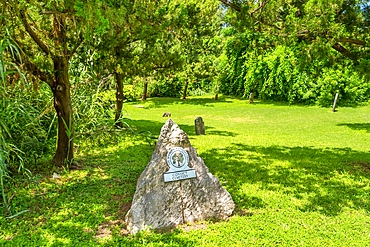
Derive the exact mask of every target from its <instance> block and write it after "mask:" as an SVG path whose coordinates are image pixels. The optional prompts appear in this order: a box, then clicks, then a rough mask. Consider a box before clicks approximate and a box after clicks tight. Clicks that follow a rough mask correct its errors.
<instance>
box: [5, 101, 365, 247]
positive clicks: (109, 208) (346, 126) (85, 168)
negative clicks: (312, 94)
mask: <svg viewBox="0 0 370 247" xmlns="http://www.w3.org/2000/svg"><path fill="white" fill-rule="evenodd" d="M164 112H170V113H171V115H172V116H171V118H172V119H173V120H174V121H175V122H176V123H177V124H178V125H179V126H180V128H182V129H183V130H184V131H185V132H187V133H188V136H189V138H190V142H191V144H192V145H193V146H194V147H195V148H196V149H197V151H198V154H199V156H200V157H202V158H203V159H204V161H205V163H206V165H207V166H208V167H209V170H210V172H211V173H213V174H214V175H216V176H217V177H218V178H219V179H220V181H221V183H222V184H223V186H224V187H225V188H226V189H227V190H228V191H229V192H230V194H231V195H232V197H233V199H234V202H235V204H236V210H235V213H234V215H233V216H232V217H231V218H230V219H229V220H227V221H224V222H215V221H209V222H199V223H197V224H189V225H185V226H181V227H179V228H178V229H176V230H174V231H171V232H164V233H155V232H145V233H140V234H137V235H135V236H132V235H129V234H128V233H127V231H126V230H125V223H124V216H125V214H126V212H127V211H128V209H129V207H130V202H131V200H132V197H133V194H134V192H135V186H136V181H137V179H138V177H139V176H140V173H141V172H142V171H143V170H144V168H145V166H146V165H147V163H148V162H149V161H150V158H151V155H152V152H153V150H154V142H155V138H156V137H158V134H159V131H160V128H161V127H162V125H163V124H164V122H165V121H166V120H167V118H166V117H162V115H163V113H164ZM125 114H126V116H127V119H125V121H126V123H127V124H128V125H129V126H130V128H132V129H133V131H135V133H137V134H136V135H134V134H128V133H129V132H130V131H126V132H124V133H122V132H117V131H110V132H109V131H107V132H106V133H97V134H96V135H94V136H92V137H90V138H87V139H81V138H79V137H76V147H77V152H76V160H77V162H78V163H79V167H78V169H77V170H73V171H71V172H66V171H57V172H58V174H59V175H60V178H57V179H53V178H52V175H53V172H54V171H50V172H46V173H45V174H39V175H37V176H36V178H35V181H34V183H32V184H31V185H27V184H26V183H24V184H22V183H18V185H17V187H16V188H14V189H13V191H10V192H9V193H10V194H12V195H13V197H12V205H13V210H14V211H15V212H17V211H21V210H25V209H28V210H30V211H29V212H27V213H25V214H22V215H21V216H19V217H15V218H13V219H6V218H4V217H3V216H0V246H370V215H369V213H370V205H369V203H370V153H369V151H370V107H369V106H359V107H354V108H352V107H341V106H339V108H337V111H336V112H335V113H333V112H332V111H331V109H330V108H321V107H317V106H301V105H287V104H276V103H264V102H256V103H254V104H249V101H247V100H240V99H235V98H228V97H221V98H220V99H219V100H218V101H215V100H213V99H212V97H211V96H203V97H193V98H189V99H187V100H179V99H149V100H148V101H146V102H134V103H127V104H125ZM198 116H201V117H202V118H203V120H204V123H205V129H206V135H202V136H197V135H195V128H194V120H195V118H196V117H198ZM128 129H129V128H128ZM116 132H117V133H116ZM149 133H151V134H152V136H150V135H149ZM149 143H151V144H152V145H149ZM34 175H36V174H34Z"/></svg>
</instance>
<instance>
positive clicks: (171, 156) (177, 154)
mask: <svg viewBox="0 0 370 247" xmlns="http://www.w3.org/2000/svg"><path fill="white" fill-rule="evenodd" d="M167 164H168V165H169V166H170V167H171V166H172V167H174V168H175V169H180V168H182V167H187V166H188V164H189V155H188V153H187V152H186V151H185V149H183V148H180V147H174V148H172V149H171V150H170V151H169V152H168V154H167ZM181 170H182V169H181Z"/></svg>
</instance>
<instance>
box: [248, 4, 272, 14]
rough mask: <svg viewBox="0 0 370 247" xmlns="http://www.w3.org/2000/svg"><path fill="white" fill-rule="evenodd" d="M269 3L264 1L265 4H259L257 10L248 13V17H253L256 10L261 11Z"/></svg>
mask: <svg viewBox="0 0 370 247" xmlns="http://www.w3.org/2000/svg"><path fill="white" fill-rule="evenodd" d="M269 1H270V0H266V1H265V2H261V4H260V6H258V8H257V9H255V10H253V11H252V12H251V13H250V15H251V16H253V15H254V13H256V12H257V11H258V10H260V9H263V8H264V7H265V6H266V4H267V3H268V2H269Z"/></svg>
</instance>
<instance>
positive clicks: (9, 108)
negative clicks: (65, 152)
mask: <svg viewBox="0 0 370 247" xmlns="http://www.w3.org/2000/svg"><path fill="white" fill-rule="evenodd" d="M4 33H5V34H7V31H6V30H5V32H4ZM15 60H17V61H20V62H22V57H21V50H20V49H19V47H18V46H17V45H16V44H15V42H14V41H12V40H11V39H10V38H9V37H8V36H7V35H5V36H4V37H3V38H2V39H1V40H0V78H1V83H0V181H1V183H0V186H1V188H0V189H1V195H2V199H3V200H2V205H3V207H4V209H5V212H6V213H7V214H10V213H13V212H12V211H11V206H10V200H9V198H8V199H7V193H6V191H7V190H9V188H10V187H11V185H10V183H11V181H12V179H14V178H15V177H17V176H20V175H21V177H24V175H26V177H28V178H29V176H30V174H31V172H30V170H32V169H33V168H34V166H36V165H37V163H38V161H39V159H40V158H41V157H42V156H43V154H45V153H47V152H48V151H49V149H48V148H47V147H48V146H49V145H48V143H47V141H48V139H49V137H48V136H50V131H49V132H48V129H49V125H50V123H51V119H52V118H51V117H50V115H51V114H49V113H50V111H51V110H50V109H52V101H51V98H50V96H51V95H50V94H48V93H45V92H46V91H45V90H44V89H43V88H38V86H37V84H31V83H29V82H28V81H27V80H26V77H25V75H24V74H23V73H22V72H21V70H20V68H19V67H18V66H17V65H16V64H15V63H14V62H13V61H15Z"/></svg>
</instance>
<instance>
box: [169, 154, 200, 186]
mask: <svg viewBox="0 0 370 247" xmlns="http://www.w3.org/2000/svg"><path fill="white" fill-rule="evenodd" d="M167 164H168V165H169V167H170V169H169V170H168V171H167V172H165V173H164V174H163V176H164V181H165V182H171V181H177V180H184V179H189V178H195V177H196V174H195V170H194V169H191V168H190V167H189V166H188V165H189V155H188V153H187V152H186V150H185V149H183V148H182V147H174V148H171V150H170V151H169V152H168V154H167Z"/></svg>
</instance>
